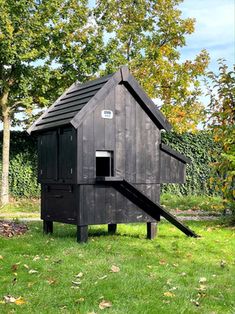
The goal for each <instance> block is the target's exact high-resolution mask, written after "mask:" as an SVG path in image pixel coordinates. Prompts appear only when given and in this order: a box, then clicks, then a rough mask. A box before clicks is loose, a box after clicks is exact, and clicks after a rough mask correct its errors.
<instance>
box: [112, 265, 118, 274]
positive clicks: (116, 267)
mask: <svg viewBox="0 0 235 314" xmlns="http://www.w3.org/2000/svg"><path fill="white" fill-rule="evenodd" d="M111 272H113V273H118V272H120V268H119V267H118V266H115V265H112V267H111Z"/></svg>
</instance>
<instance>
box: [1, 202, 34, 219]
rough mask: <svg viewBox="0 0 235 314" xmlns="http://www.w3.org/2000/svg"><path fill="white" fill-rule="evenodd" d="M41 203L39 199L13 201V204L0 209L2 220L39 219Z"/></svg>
mask: <svg viewBox="0 0 235 314" xmlns="http://www.w3.org/2000/svg"><path fill="white" fill-rule="evenodd" d="M39 208H40V203H39V200H38V199H27V198H26V199H18V200H14V199H11V202H10V203H9V204H7V205H5V206H2V207H1V208H0V219H3V218H5V219H7V218H39Z"/></svg>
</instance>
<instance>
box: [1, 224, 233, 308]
mask: <svg viewBox="0 0 235 314" xmlns="http://www.w3.org/2000/svg"><path fill="white" fill-rule="evenodd" d="M189 225H190V227H191V228H192V229H193V230H195V231H196V232H197V233H198V234H200V235H201V236H202V237H201V238H198V239H194V238H187V237H186V236H184V235H183V234H182V233H180V232H179V231H178V230H177V229H175V228H174V227H173V226H171V225H170V224H168V223H166V222H161V224H160V227H159V229H160V230H159V236H158V237H157V238H156V239H155V240H153V241H150V240H146V239H145V232H146V230H145V229H146V228H145V225H144V224H133V225H118V233H117V234H116V235H112V236H111V235H107V232H106V229H107V228H106V226H96V227H91V228H90V229H89V242H88V243H86V244H83V245H81V244H77V243H76V241H75V227H74V226H69V225H64V224H55V232H54V234H53V236H43V235H42V230H41V229H42V227H41V223H39V222H31V223H30V224H29V231H28V232H27V233H26V234H25V235H23V236H20V237H15V238H2V237H0V247H1V252H0V254H1V257H0V277H1V285H0V300H1V299H2V298H3V297H4V296H6V295H8V294H9V295H12V296H14V297H19V296H21V297H22V298H23V300H25V301H26V302H27V303H25V304H21V305H16V304H14V303H13V304H1V302H0V312H1V313H3V314H4V313H24V314H25V313H43V314H44V313H48V314H51V313H81V314H83V313H85V314H87V313H97V314H98V313H110V314H111V313H115V314H118V313H120V314H124V313H131V314H138V313H140V314H143V313H144V314H145V313H146V314H157V313H161V314H164V313H167V314H171V313H174V314H177V313H179V314H182V313H185V314H191V313H192V314H193V313H202V314H203V313H205V314H220V313H223V314H227V313H229V314H232V313H234V310H235V308H234V300H235V299H234V293H235V291H234V278H235V273H234V247H235V243H234V242H235V237H234V229H232V228H229V227H225V226H221V224H220V223H219V222H218V221H217V222H190V223H189ZM112 265H115V266H117V267H119V268H120V271H119V272H116V273H114V272H111V271H110V269H111V267H112ZM30 270H36V271H37V272H35V273H31V272H30ZM80 272H82V273H83V276H82V277H81V278H76V277H75V276H76V275H77V274H78V273H80ZM72 281H81V284H80V285H76V284H73V283H72ZM200 281H201V282H200ZM103 300H107V301H110V302H111V303H112V306H111V307H110V308H108V309H104V310H101V309H99V303H100V302H102V301H103Z"/></svg>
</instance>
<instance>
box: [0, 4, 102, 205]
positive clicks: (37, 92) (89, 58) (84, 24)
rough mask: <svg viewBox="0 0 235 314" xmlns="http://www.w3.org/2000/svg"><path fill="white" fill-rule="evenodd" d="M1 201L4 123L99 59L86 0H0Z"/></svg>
mask: <svg viewBox="0 0 235 314" xmlns="http://www.w3.org/2000/svg"><path fill="white" fill-rule="evenodd" d="M0 12H1V18H0V118H1V120H2V122H3V150H2V185H1V203H2V204H6V203H7V202H8V200H9V191H8V172H9V145H10V127H11V124H12V123H15V122H16V116H17V115H16V114H17V113H18V112H21V111H23V112H24V113H25V114H26V116H27V115H28V116H29V115H30V114H31V113H32V112H33V110H34V109H35V108H37V107H44V106H45V105H46V104H48V103H49V102H50V101H51V100H52V99H55V98H56V96H57V95H58V94H60V93H61V91H62V89H63V90H64V88H65V86H66V87H68V86H69V85H70V84H71V82H74V80H79V81H83V80H84V79H85V78H86V77H87V76H89V75H91V74H93V73H95V72H96V71H97V69H98V67H99V65H100V64H101V63H102V62H103V60H104V54H103V52H102V49H101V47H102V34H100V33H99V30H97V29H95V26H94V25H93V23H92V20H91V19H90V11H89V9H88V6H87V1H86V0H79V1H78V0H50V1H44V0H17V1H15V0H0Z"/></svg>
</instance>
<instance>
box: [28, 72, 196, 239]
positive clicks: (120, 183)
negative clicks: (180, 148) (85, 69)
mask: <svg viewBox="0 0 235 314" xmlns="http://www.w3.org/2000/svg"><path fill="white" fill-rule="evenodd" d="M170 129H171V126H170V124H169V123H168V122H167V120H166V118H165V117H164V116H163V114H162V113H161V112H160V111H159V110H158V109H157V108H156V106H155V105H154V103H153V102H152V100H151V99H150V98H149V97H148V96H147V95H146V94H145V92H144V91H143V89H142V88H141V87H140V86H139V84H138V83H137V81H136V80H135V79H134V77H133V76H132V75H131V74H130V72H129V70H128V68H127V67H122V68H120V69H119V70H118V71H117V72H116V73H114V74H112V75H108V76H105V77H102V78H99V79H96V80H93V81H90V82H87V83H85V84H73V85H72V86H71V87H70V88H69V89H68V90H67V91H66V92H65V93H64V94H63V95H62V96H61V97H60V98H59V99H58V100H57V101H56V102H55V103H54V104H53V105H52V106H51V107H50V108H49V109H48V110H47V111H46V112H45V113H44V114H43V115H42V116H41V117H40V118H39V119H38V120H37V121H36V122H35V123H34V124H33V125H32V126H31V127H30V128H29V129H28V132H29V133H34V134H37V136H38V159H39V162H38V181H39V182H40V183H41V186H42V192H41V218H42V219H43V222H44V231H45V232H46V233H47V232H52V227H53V221H57V222H63V223H69V224H74V225H77V238H78V241H79V242H84V241H86V240H87V238H88V225H94V224H108V230H109V231H110V232H115V230H116V225H117V224H118V223H130V222H146V223H147V237H148V238H153V237H154V236H155V233H156V222H157V221H159V220H160V216H164V217H165V218H166V219H168V220H169V221H170V222H171V223H173V224H174V225H176V226H177V227H178V228H179V229H180V230H182V231H183V232H184V233H186V234H187V235H189V236H196V234H195V233H194V232H193V231H191V230H190V229H189V228H187V227H186V226H184V225H183V224H182V223H180V222H179V221H178V220H177V219H176V218H175V217H174V216H172V215H171V214H170V213H168V212H167V211H166V210H164V209H163V208H162V207H161V206H160V205H159V200H160V184H161V183H169V182H174V183H183V182H184V180H185V166H186V163H187V162H190V160H189V159H188V158H186V157H185V156H183V155H181V154H179V153H178V152H176V151H173V150H172V149H170V148H169V147H167V146H166V145H164V144H161V130H166V131H168V130H170Z"/></svg>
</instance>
